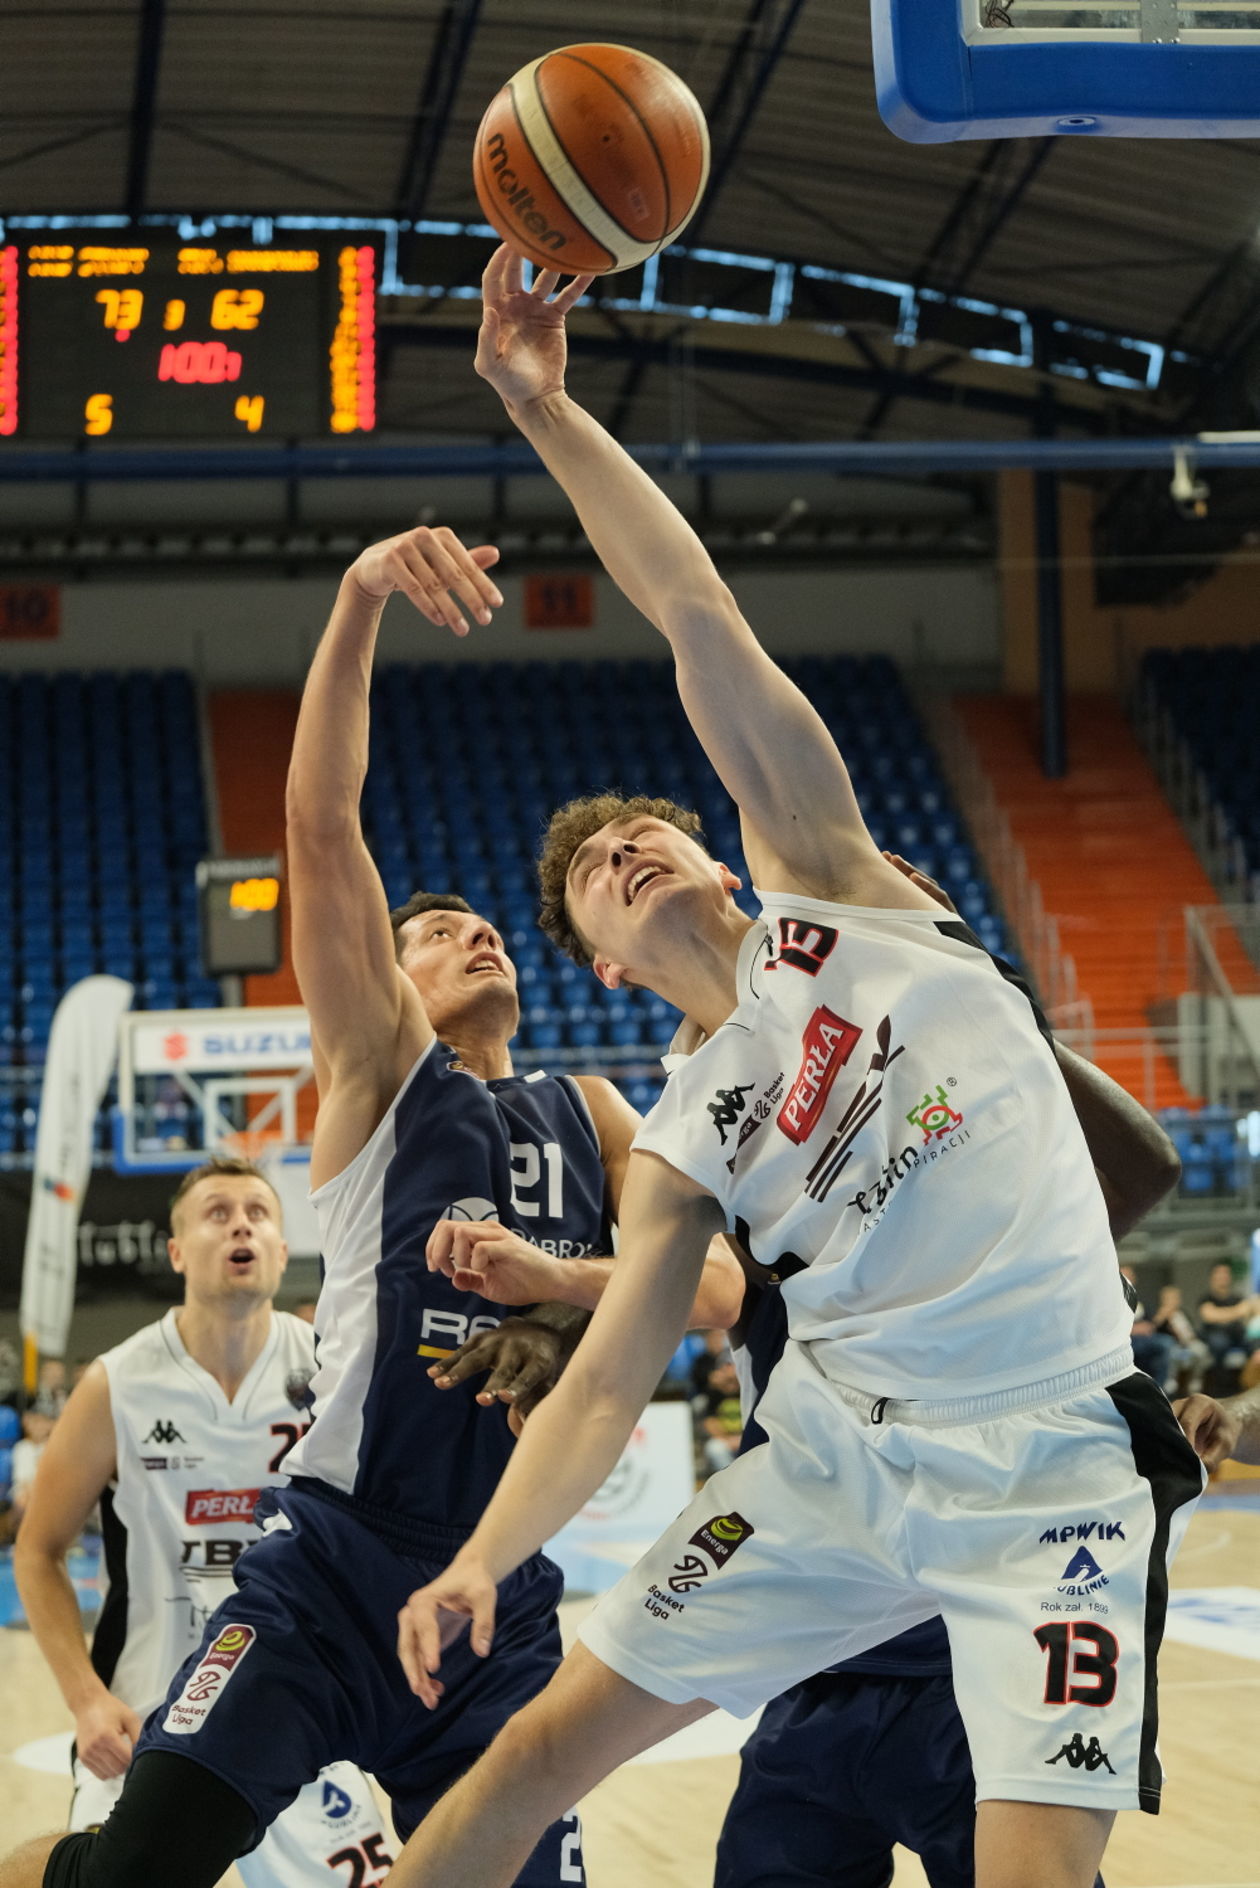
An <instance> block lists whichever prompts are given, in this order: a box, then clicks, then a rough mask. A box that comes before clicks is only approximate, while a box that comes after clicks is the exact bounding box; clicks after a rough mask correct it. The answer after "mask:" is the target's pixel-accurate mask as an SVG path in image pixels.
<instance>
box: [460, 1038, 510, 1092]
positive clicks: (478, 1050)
mask: <svg viewBox="0 0 1260 1888" xmlns="http://www.w3.org/2000/svg"><path fill="white" fill-rule="evenodd" d="M446 1041H447V1042H448V1043H449V1045H450V1047H451V1048H452V1049H453V1050H454V1051H455V1060H456V1063H457V1064H458V1066H459V1067H460V1068H461V1069H464V1070H466V1071H467V1073H468V1074H469V1075H476V1076H479V1077H480V1079H481V1080H482V1081H483V1082H497V1081H499V1080H500V1079H501V1078H502V1077H503V1076H505V1075H511V1074H512V1073H513V1069H512V1057H511V1054H510V1053H509V1050H508V1046H507V1044H506V1042H504V1040H503V1038H502V1036H491V1035H486V1036H480V1035H475V1034H473V1033H472V1032H470V1031H468V1030H464V1029H461V1030H457V1031H456V1032H454V1033H453V1034H452V1035H450V1036H447V1037H446Z"/></svg>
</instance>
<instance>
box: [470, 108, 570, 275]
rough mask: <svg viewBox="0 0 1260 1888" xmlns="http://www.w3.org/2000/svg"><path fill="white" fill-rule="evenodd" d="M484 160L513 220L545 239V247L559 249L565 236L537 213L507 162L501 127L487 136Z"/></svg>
mask: <svg viewBox="0 0 1260 1888" xmlns="http://www.w3.org/2000/svg"><path fill="white" fill-rule="evenodd" d="M486 162H487V164H489V166H490V168H491V170H492V171H493V172H494V173H495V182H496V183H497V184H498V186H499V189H500V190H501V191H502V192H503V195H504V197H505V198H506V200H507V202H508V204H509V205H510V207H511V208H512V209H513V210H515V212H516V216H517V221H518V222H521V223H523V224H524V225H525V228H526V229H527V230H530V231H532V233H533V234H534V235H535V236H536V237H537V238H538V241H539V242H540V243H546V245H547V247H548V249H557V250H559V249H563V248H564V245H565V242H566V241H567V238H566V237H565V236H563V235H562V234H561V232H560V231H559V230H558V229H549V228H548V227H547V219H546V217H545V216H540V215H539V213H538V209H537V206H536V205H535V203H534V199H533V197H532V196H531V195H530V193H529V191H528V190H527V188H526V187H525V185H524V184H523V183H521V181H520V179H519V178H518V177H517V175H516V172H515V171H514V170H513V168H512V166H511V164H510V163H509V162H508V148H507V145H506V144H505V143H504V141H503V133H502V132H501V131H496V132H495V134H494V136H493V137H492V138H490V139H488V140H487V143H486Z"/></svg>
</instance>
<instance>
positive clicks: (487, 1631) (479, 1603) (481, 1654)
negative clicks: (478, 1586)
mask: <svg viewBox="0 0 1260 1888" xmlns="http://www.w3.org/2000/svg"><path fill="white" fill-rule="evenodd" d="M494 1602H495V1591H494V1588H493V1587H490V1588H489V1590H488V1591H485V1592H479V1593H478V1594H477V1596H476V1598H475V1599H474V1601H473V1619H472V1632H471V1634H470V1640H471V1644H472V1649H473V1651H474V1652H475V1653H476V1654H477V1657H478V1658H481V1659H484V1658H485V1657H486V1656H487V1655H488V1653H489V1651H490V1648H491V1646H492V1645H493V1644H494Z"/></svg>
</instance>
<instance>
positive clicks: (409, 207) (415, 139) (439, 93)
mask: <svg viewBox="0 0 1260 1888" xmlns="http://www.w3.org/2000/svg"><path fill="white" fill-rule="evenodd" d="M480 15H481V0H447V4H446V6H445V7H444V8H443V11H442V17H441V19H440V20H439V21H438V26H437V31H436V33H435V34H434V37H433V47H432V50H431V51H430V54H429V64H428V69H427V71H426V72H425V75H424V79H423V82H422V83H421V86H420V103H419V105H418V106H417V108H416V116H415V120H414V122H413V124H412V127H411V136H410V139H409V140H408V144H407V155H406V157H405V158H404V159H403V165H402V169H401V171H400V172H399V175H398V189H397V191H396V192H395V208H394V214H395V216H398V217H407V218H410V219H411V220H412V221H413V222H414V221H416V220H417V219H418V218H419V217H422V216H423V215H424V211H425V205H426V204H427V202H428V199H429V190H430V187H431V185H432V182H433V176H434V172H435V171H436V170H437V165H438V159H439V158H440V156H441V154H442V145H443V143H444V141H445V138H446V128H447V126H448V124H449V123H450V120H451V112H452V111H453V110H454V107H455V95H456V93H457V92H458V90H459V82H460V80H461V79H462V78H463V76H464V68H465V66H466V65H467V64H468V55H469V53H470V52H471V51H472V43H473V36H474V34H475V33H476V31H477V23H478V20H479V18H480Z"/></svg>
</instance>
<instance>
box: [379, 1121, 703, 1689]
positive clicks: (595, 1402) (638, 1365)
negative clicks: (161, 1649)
mask: <svg viewBox="0 0 1260 1888" xmlns="http://www.w3.org/2000/svg"><path fill="white" fill-rule="evenodd" d="M623 1207H624V1211H623V1215H622V1231H623V1237H624V1241H625V1250H624V1252H623V1253H622V1256H621V1258H620V1259H619V1260H618V1262H617V1266H616V1268H615V1270H614V1271H613V1275H612V1277H611V1279H610V1280H609V1283H608V1289H607V1290H606V1291H605V1293H604V1295H603V1297H602V1298H601V1300H600V1303H599V1307H598V1309H597V1310H596V1312H595V1316H594V1317H593V1318H592V1319H591V1326H590V1329H589V1331H588V1332H587V1334H586V1336H585V1337H584V1338H583V1339H582V1342H581V1343H580V1344H579V1345H578V1348H577V1351H576V1353H575V1355H574V1358H573V1361H572V1363H571V1364H570V1365H569V1367H568V1369H567V1371H566V1372H565V1374H564V1376H563V1377H562V1378H561V1379H560V1383H559V1385H558V1386H557V1388H556V1389H555V1390H553V1391H552V1393H551V1395H550V1396H549V1397H548V1398H547V1400H546V1402H545V1403H544V1404H543V1405H542V1407H541V1409H539V1410H538V1411H537V1412H536V1413H535V1414H534V1415H533V1416H531V1418H530V1420H529V1422H528V1423H527V1425H526V1427H525V1433H524V1435H523V1436H522V1438H521V1440H520V1442H519V1443H518V1444H517V1447H516V1451H515V1453H514V1455H513V1457H512V1460H511V1462H510V1463H509V1464H508V1469H507V1473H506V1474H505V1475H504V1477H503V1479H502V1481H501V1482H500V1483H499V1486H498V1488H497V1489H496V1491H495V1494H494V1498H493V1500H492V1501H491V1503H490V1505H489V1507H488V1508H487V1509H486V1511H485V1513H484V1514H483V1515H482V1517H481V1520H480V1522H479V1523H478V1525H477V1528H476V1531H475V1532H474V1534H473V1535H472V1538H471V1539H470V1540H469V1541H468V1543H467V1545H466V1546H465V1547H463V1548H462V1549H461V1550H460V1553H459V1555H458V1557H457V1558H456V1559H455V1561H453V1562H452V1564H451V1566H450V1567H449V1568H448V1569H447V1571H446V1573H445V1574H443V1575H442V1576H441V1578H440V1579H438V1580H436V1581H434V1582H433V1583H432V1584H431V1585H429V1586H427V1587H422V1588H421V1589H420V1590H419V1592H417V1593H415V1594H413V1595H412V1598H411V1599H410V1600H409V1601H408V1603H407V1606H406V1607H404V1609H403V1611H402V1613H401V1614H400V1615H399V1654H400V1656H401V1658H402V1661H403V1665H404V1667H405V1669H406V1671H407V1676H408V1678H409V1680H410V1682H411V1685H412V1689H413V1690H414V1691H415V1692H416V1693H417V1695H418V1696H419V1697H421V1698H423V1699H424V1701H425V1702H426V1703H427V1704H429V1705H433V1704H435V1703H436V1702H437V1696H438V1692H437V1689H436V1687H435V1683H434V1678H433V1674H434V1673H435V1672H436V1671H437V1669H438V1665H439V1663H440V1654H441V1647H440V1641H441V1638H442V1634H443V1630H444V1627H445V1628H446V1629H447V1630H448V1631H449V1627H450V1623H451V1622H450V1621H449V1620H443V1619H442V1618H441V1615H442V1614H456V1615H462V1616H464V1617H468V1618H471V1619H472V1620H473V1632H472V1645H473V1650H474V1651H476V1652H478V1653H481V1654H483V1655H484V1654H485V1653H487V1652H488V1651H489V1650H490V1642H491V1639H492V1637H493V1624H494V1598H495V1587H496V1585H497V1584H498V1582H499V1581H500V1580H503V1579H505V1578H506V1576H507V1575H508V1574H509V1573H510V1572H511V1571H512V1569H513V1568H514V1567H519V1566H520V1564H521V1562H522V1561H523V1560H526V1559H527V1558H528V1557H529V1555H530V1554H532V1553H535V1552H537V1550H538V1548H539V1547H540V1546H541V1545H542V1543H543V1542H544V1541H545V1540H549V1539H550V1538H551V1536H552V1535H553V1534H554V1533H555V1532H556V1531H557V1529H559V1528H561V1527H563V1525H564V1523H565V1522H566V1521H568V1520H570V1519H571V1518H572V1516H573V1515H575V1514H576V1513H577V1511H578V1509H579V1508H580V1507H581V1506H582V1504H583V1502H584V1501H586V1500H588V1499H589V1498H590V1496H591V1495H592V1494H594V1492H595V1490H596V1489H597V1488H598V1487H599V1485H600V1483H601V1482H602V1481H604V1480H605V1478H606V1477H607V1476H608V1475H609V1474H610V1473H611V1471H612V1469H613V1467H614V1466H615V1464H616V1462H617V1460H618V1458H619V1456H620V1455H621V1451H622V1449H623V1448H624V1447H625V1445H626V1441H627V1438H628V1437H629V1435H630V1432H631V1430H632V1429H633V1428H634V1425H635V1422H636V1421H637V1420H638V1417H639V1414H640V1412H641V1410H642V1409H643V1407H644V1405H645V1404H646V1403H647V1401H648V1399H649V1397H650V1396H651V1394H652V1392H653V1390H654V1389H655V1388H656V1385H657V1384H658V1383H659V1381H660V1378H661V1375H662V1372H663V1371H664V1369H665V1366H666V1364H667V1363H668V1362H669V1359H670V1357H671V1356H672V1355H673V1353H674V1351H675V1349H676V1348H677V1346H678V1342H679V1339H680V1338H681V1337H682V1334H683V1331H684V1330H685V1328H686V1323H687V1315H688V1313H689V1311H690V1309H691V1305H692V1300H693V1298H694V1296H695V1289H696V1283H697V1280H698V1279H699V1277H700V1272H701V1268H702V1266H703V1264H704V1257H705V1251H706V1248H707V1246H708V1243H709V1240H710V1238H711V1237H712V1236H713V1234H714V1233H715V1232H716V1231H717V1230H718V1228H719V1226H720V1215H719V1212H718V1208H717V1204H716V1202H715V1201H714V1200H713V1198H712V1197H711V1196H710V1195H709V1194H707V1193H705V1192H703V1191H702V1190H701V1188H699V1187H698V1186H696V1184H695V1182H694V1181H692V1180H688V1179H686V1178H685V1177H684V1176H683V1175H682V1174H680V1173H679V1172H678V1171H677V1170H676V1169H675V1168H673V1167H670V1166H669V1165H667V1163H666V1162H665V1161H663V1160H661V1159H660V1158H659V1157H658V1156H657V1155H655V1154H647V1153H636V1154H635V1155H634V1156H633V1157H632V1159H631V1162H630V1170H629V1174H628V1176H627V1180H626V1190H625V1198H624V1202H623Z"/></svg>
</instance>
